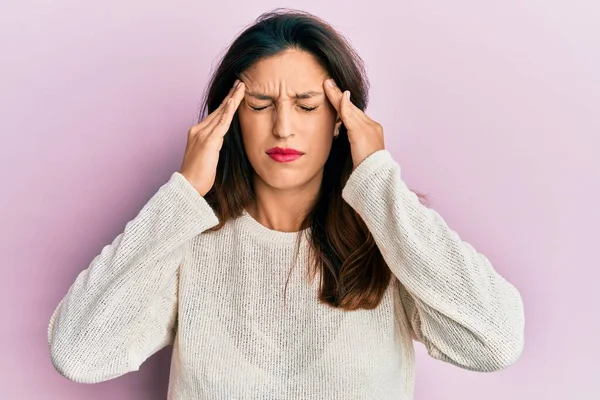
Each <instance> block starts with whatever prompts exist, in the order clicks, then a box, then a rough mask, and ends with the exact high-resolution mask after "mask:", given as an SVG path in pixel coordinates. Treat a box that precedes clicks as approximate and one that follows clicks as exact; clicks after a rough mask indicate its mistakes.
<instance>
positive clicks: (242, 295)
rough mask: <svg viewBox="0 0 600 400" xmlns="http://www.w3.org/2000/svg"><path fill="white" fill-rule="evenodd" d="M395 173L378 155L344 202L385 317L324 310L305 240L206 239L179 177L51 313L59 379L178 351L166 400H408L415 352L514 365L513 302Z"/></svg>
mask: <svg viewBox="0 0 600 400" xmlns="http://www.w3.org/2000/svg"><path fill="white" fill-rule="evenodd" d="M400 171H401V169H400V166H399V165H398V163H397V162H396V161H395V160H394V159H393V157H392V156H391V154H390V153H389V152H388V151H387V150H380V151H377V152H375V153H373V154H372V155H371V156H369V157H368V158H367V159H365V160H364V161H363V162H362V163H361V164H360V165H358V167H357V168H356V169H355V170H354V171H353V172H352V174H351V176H350V178H349V180H348V181H347V183H346V185H345V186H344V189H343V192H342V197H343V198H344V200H345V201H346V202H347V203H348V204H349V205H350V206H351V207H352V208H353V209H354V210H355V211H356V212H357V213H358V214H359V215H360V216H361V218H362V219H363V220H364V222H365V224H366V225H367V227H368V229H369V231H370V232H371V234H372V235H373V238H374V240H375V242H376V244H377V246H378V248H379V249H380V251H381V253H382V255H383V258H384V260H385V261H386V263H387V265H388V266H389V268H390V270H391V272H392V274H393V280H392V283H391V284H390V285H389V287H388V289H387V291H386V292H385V294H384V296H383V299H382V301H381V303H380V305H379V306H378V307H377V308H375V309H373V310H358V311H343V310H339V309H336V308H333V307H331V306H329V305H326V304H323V303H320V302H319V301H318V289H319V284H318V279H314V280H313V281H310V280H309V279H307V273H306V271H307V268H309V264H308V259H307V255H308V248H309V247H308V245H309V242H308V240H307V236H308V235H309V234H310V231H309V229H310V228H309V229H306V230H304V231H300V232H280V231H276V230H272V229H269V228H267V227H265V226H263V225H261V224H260V223H259V222H258V221H256V220H255V219H253V217H251V216H250V215H249V214H248V213H247V212H244V214H243V215H242V216H241V217H239V218H236V219H234V220H231V221H229V222H227V223H226V224H225V225H224V227H223V228H221V229H220V230H218V231H215V232H204V231H205V230H207V229H208V228H210V227H213V226H215V225H216V224H217V223H218V219H217V217H216V215H215V213H214V212H213V210H212V209H211V207H210V206H209V205H208V203H207V202H206V200H205V199H204V198H203V197H202V196H200V195H199V193H198V192H197V191H196V190H195V189H194V187H193V186H192V185H191V184H190V182H189V181H187V180H186V178H185V177H184V176H183V175H181V174H180V173H179V172H174V173H173V174H172V175H171V177H170V179H169V180H168V181H167V182H166V183H164V184H163V185H162V186H161V187H160V189H159V190H158V191H157V192H156V193H155V194H154V195H153V196H152V197H151V198H150V200H149V201H148V202H147V203H146V204H145V205H144V206H143V208H142V209H141V211H140V212H139V213H138V214H137V216H136V217H135V218H134V219H132V220H131V221H129V222H128V223H127V224H126V227H125V229H124V231H123V232H122V233H121V234H119V235H118V236H117V237H116V238H115V239H114V241H113V242H112V243H111V244H109V245H106V246H104V248H103V249H102V251H101V253H100V254H99V255H97V256H96V257H95V258H94V259H93V260H92V262H91V264H90V265H89V267H88V268H87V269H85V270H83V271H82V272H81V273H80V274H79V275H78V276H77V278H76V279H75V282H74V283H73V284H72V286H71V287H70V289H69V290H68V292H67V293H66V295H65V297H64V298H63V299H62V300H61V301H60V303H59V304H58V306H57V307H56V309H55V311H54V313H53V314H52V316H51V318H50V321H49V326H48V343H49V346H50V353H51V360H52V363H53V365H54V367H55V368H56V370H57V371H58V372H59V373H60V374H61V375H63V376H65V377H66V378H68V379H71V380H73V381H76V382H83V383H95V382H101V381H105V380H109V379H113V378H116V377H118V376H121V375H123V374H125V373H127V372H130V371H136V370H138V369H139V367H140V365H141V364H142V363H143V362H144V361H145V360H146V359H147V358H148V357H150V356H151V355H152V354H154V353H155V352H157V351H158V350H160V349H161V348H163V347H165V346H167V345H170V344H172V345H173V355H172V361H171V370H170V378H169V388H168V395H167V397H168V399H172V400H192V399H194V400H198V399H224V400H225V399H227V400H232V399H303V400H308V399H328V400H329V399H340V400H342V399H343V400H350V399H361V400H362V399H377V400H387V399H389V400H392V399H394V400H398V399H403V400H409V399H412V396H413V387H414V352H413V351H414V350H413V342H414V341H419V342H421V343H423V345H424V346H425V347H426V349H427V352H428V354H429V355H430V356H432V357H434V358H436V359H439V360H442V361H444V362H448V363H452V364H454V365H456V366H458V367H461V368H465V369H469V370H475V371H494V370H498V369H501V368H504V367H507V366H509V365H511V364H512V363H514V362H515V361H516V360H517V358H518V357H519V356H520V354H521V352H522V348H523V340H524V339H523V330H524V313H523V305H522V300H521V297H520V294H519V292H518V291H517V290H516V289H515V287H514V286H513V285H512V284H510V283H509V282H508V281H507V280H505V279H504V278H503V277H502V276H501V275H499V274H498V273H497V272H496V271H495V269H494V268H493V267H492V265H491V263H490V261H489V260H488V259H487V258H486V257H485V256H484V255H483V254H481V253H479V252H478V251H476V250H475V249H474V248H473V247H472V246H471V245H470V244H469V243H467V242H465V241H463V240H461V239H460V238H459V236H458V235H457V233H456V232H455V231H453V230H451V229H450V228H449V227H448V226H447V224H446V223H445V221H444V220H443V219H442V217H441V216H440V215H439V214H438V213H437V212H436V211H435V210H433V209H431V208H428V207H426V206H424V205H423V204H421V203H420V201H419V199H418V197H417V195H416V194H415V193H414V192H412V191H411V190H409V189H408V187H407V186H406V184H405V183H404V181H403V180H402V179H401V174H400ZM298 235H301V240H300V246H299V248H296V239H297V237H298ZM292 266H293V268H292ZM290 270H291V272H290ZM290 274H291V275H290ZM288 279H289V280H288ZM286 282H287V289H286V290H285V291H284V288H285V287H286Z"/></svg>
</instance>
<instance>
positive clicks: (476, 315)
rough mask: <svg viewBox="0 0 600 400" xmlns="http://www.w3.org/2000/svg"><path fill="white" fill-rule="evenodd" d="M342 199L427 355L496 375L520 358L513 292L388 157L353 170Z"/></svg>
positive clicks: (518, 308)
mask: <svg viewBox="0 0 600 400" xmlns="http://www.w3.org/2000/svg"><path fill="white" fill-rule="evenodd" d="M343 197H344V199H345V200H346V201H347V202H348V204H349V205H350V206H351V207H353V208H354V210H356V211H357V212H358V214H359V215H360V216H361V218H362V219H363V220H364V221H365V223H366V225H367V227H368V228H369V231H370V232H371V234H372V235H373V238H374V240H375V242H376V243H377V246H378V248H379V250H380V251H381V253H382V255H383V257H384V259H385V261H386V263H387V264H388V266H389V267H390V269H391V271H392V272H393V274H394V275H395V276H396V277H397V279H398V280H399V282H400V285H399V288H400V296H401V299H402V302H403V305H404V307H405V309H406V310H407V312H408V317H409V320H410V322H411V326H412V329H413V331H414V332H413V333H414V338H416V339H418V340H419V341H421V342H422V343H423V344H424V345H425V346H426V348H427V350H428V353H429V355H431V356H432V357H434V358H436V359H439V360H442V361H445V362H449V363H452V364H454V365H457V366H459V367H462V368H465V369H470V370H477V371H494V370H498V369H501V368H504V367H507V366H509V365H511V364H512V363H514V362H515V361H516V360H517V359H518V358H519V356H520V354H521V352H522V349H523V342H524V332H523V331H524V312H523V304H522V300H521V296H520V294H519V292H518V291H517V289H516V288H515V287H514V286H513V285H512V284H510V283H509V282H508V281H507V280H505V279H504V278H503V277H502V276H501V275H499V274H498V273H497V272H496V271H495V270H494V268H493V267H492V265H491V263H490V261H489V260H488V259H487V258H486V257H485V256H484V255H483V254H481V253H479V252H477V250H476V249H474V248H473V246H471V245H470V244H469V243H467V242H465V241H463V240H461V239H460V237H459V236H458V234H457V233H456V232H455V231H453V230H451V229H450V228H449V227H448V226H447V224H446V222H445V221H444V220H443V219H442V217H441V216H440V215H439V214H438V213H437V212H436V211H435V210H433V209H430V208H427V207H426V206H424V205H423V204H421V203H420V202H419V199H418V197H417V195H416V194H415V193H413V192H412V191H411V190H410V189H408V187H407V186H406V184H405V183H404V181H403V180H402V179H401V177H400V166H399V165H398V164H397V163H396V162H395V161H394V160H393V158H392V156H391V154H390V153H389V152H388V151H387V150H379V151H376V152H374V153H373V154H371V155H370V156H369V157H367V158H366V159H365V160H364V161H362V163H360V164H359V165H358V167H357V168H356V169H355V170H354V171H353V172H352V174H351V176H350V178H349V180H348V182H347V184H346V186H345V188H344V191H343Z"/></svg>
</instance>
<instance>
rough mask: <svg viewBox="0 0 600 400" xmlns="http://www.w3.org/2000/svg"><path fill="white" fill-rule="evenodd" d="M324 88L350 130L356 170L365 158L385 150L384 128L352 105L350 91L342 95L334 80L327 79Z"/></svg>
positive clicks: (349, 136) (349, 135) (353, 161)
mask: <svg viewBox="0 0 600 400" xmlns="http://www.w3.org/2000/svg"><path fill="white" fill-rule="evenodd" d="M323 87H324V88H325V94H326V95H327V98H328V99H329V101H330V102H331V104H332V105H333V107H334V108H335V110H336V111H337V112H338V115H339V116H340V118H341V122H343V123H344V126H345V127H346V129H347V130H348V140H349V141H350V151H351V153H352V163H353V165H354V168H356V167H357V166H358V165H359V164H360V163H361V162H362V161H363V160H364V159H365V158H367V157H368V156H370V155H371V154H373V153H374V152H376V151H378V150H383V149H384V148H385V145H384V140H383V127H382V126H381V124H379V123H378V122H376V121H373V120H372V119H371V118H369V117H368V116H367V115H366V114H365V113H364V112H363V111H362V110H361V109H360V108H358V107H356V106H355V105H354V104H352V102H351V101H350V91H348V90H346V91H345V92H343V93H342V91H341V90H340V88H339V87H338V86H337V85H336V84H335V82H334V80H333V79H326V80H325V81H324V82H323Z"/></svg>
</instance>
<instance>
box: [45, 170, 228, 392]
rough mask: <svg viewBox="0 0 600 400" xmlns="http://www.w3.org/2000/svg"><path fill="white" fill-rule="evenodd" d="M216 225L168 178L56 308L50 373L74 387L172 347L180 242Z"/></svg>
mask: <svg viewBox="0 0 600 400" xmlns="http://www.w3.org/2000/svg"><path fill="white" fill-rule="evenodd" d="M217 223H218V219H217V217H216V215H215V214H214V212H213V210H212V209H211V207H210V206H209V204H208V203H207V202H206V201H205V200H204V198H203V197H202V196H200V194H199V193H198V192H197V191H196V190H195V189H194V187H193V186H192V185H191V184H190V183H189V182H188V181H187V179H186V178H185V177H184V176H183V175H181V174H180V173H179V172H174V173H173V174H172V175H171V177H170V179H169V180H168V181H167V182H166V183H165V184H163V185H162V186H161V187H160V188H159V190H158V191H157V192H156V193H155V194H154V195H153V196H152V197H151V198H150V200H149V201H148V202H147V203H146V204H145V205H144V206H143V208H142V209H141V211H140V212H139V213H138V214H137V215H136V217H135V218H134V219H133V220H131V221H129V222H128V223H127V224H126V226H125V229H124V231H123V232H122V233H120V234H119V235H118V236H117V237H116V238H115V239H114V241H113V242H112V243H111V244H109V245H106V246H104V248H103V249H102V251H101V252H100V254H99V255H97V256H96V257H95V258H94V259H93V260H92V262H91V264H90V265H89V266H88V268H87V269H85V270H83V271H82V272H80V273H79V275H78V276H77V278H76V279H75V282H74V283H73V284H72V285H71V287H70V288H69V290H68V292H67V293H66V295H65V297H64V298H63V299H62V300H61V301H60V302H59V303H58V305H57V307H56V308H55V310H54V312H53V313H52V315H51V317H50V320H49V324H48V333H47V340H48V345H49V347H50V356H51V361H52V363H53V365H54V367H55V369H56V370H57V371H58V372H59V373H60V374H61V375H63V376H64V377H66V378H68V379H70V380H73V381H76V382H81V383H96V382H101V381H106V380H109V379H113V378H116V377H118V376H121V375H123V374H125V373H127V372H130V371H136V370H138V369H139V366H140V365H141V364H142V363H143V362H144V361H145V360H146V359H147V358H148V357H150V356H151V355H152V354H154V353H156V352H157V351H158V350H160V349H161V348H163V347H165V346H167V345H169V344H172V342H173V339H174V335H175V329H176V327H175V324H176V320H177V290H178V274H179V267H180V264H181V262H182V260H183V256H184V253H185V250H186V243H188V242H189V241H190V240H191V239H192V238H193V237H194V236H196V235H198V234H200V233H201V232H203V231H204V230H206V229H208V228H210V227H212V226H214V225H216V224H217Z"/></svg>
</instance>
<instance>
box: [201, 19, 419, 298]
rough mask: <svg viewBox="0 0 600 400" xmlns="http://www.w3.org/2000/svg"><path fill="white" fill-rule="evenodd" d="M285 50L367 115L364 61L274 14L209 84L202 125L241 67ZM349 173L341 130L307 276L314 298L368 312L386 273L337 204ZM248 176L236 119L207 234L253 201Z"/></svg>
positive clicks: (325, 34)
mask: <svg viewBox="0 0 600 400" xmlns="http://www.w3.org/2000/svg"><path fill="white" fill-rule="evenodd" d="M290 48H294V49H299V50H303V51H307V52H310V53H311V54H313V55H314V56H315V57H316V58H317V60H319V62H320V63H321V65H322V66H323V68H325V70H326V71H327V72H328V73H329V74H330V76H331V77H332V78H334V79H335V81H336V82H337V84H338V85H339V87H340V89H341V90H342V91H343V90H350V92H351V93H352V101H353V103H354V104H355V105H356V106H357V107H358V108H360V109H361V110H365V109H366V106H367V101H368V90H369V83H368V80H367V78H366V74H365V68H364V64H363V61H362V59H361V58H360V57H359V56H358V54H356V52H355V51H354V50H353V49H352V47H351V46H350V44H349V43H348V42H347V41H346V40H345V39H344V37H343V36H342V35H340V34H339V33H338V32H336V31H335V29H334V28H333V27H331V26H330V25H329V24H328V23H326V22H325V21H323V20H322V19H320V18H318V17H316V16H314V15H312V14H309V13H307V12H303V11H298V10H289V9H281V8H280V9H275V10H273V11H271V12H268V13H265V14H262V15H261V16H260V17H258V19H257V20H256V22H255V23H254V24H253V25H251V26H250V27H248V28H247V29H245V30H244V31H243V32H242V33H241V34H240V35H239V36H238V37H237V38H236V39H235V40H234V41H233V43H232V44H231V45H230V47H229V49H228V50H227V52H226V53H225V55H224V56H223V58H222V60H221V62H220V64H219V66H218V67H217V69H216V71H215V72H214V74H213V76H212V78H211V81H210V83H209V86H208V90H207V92H206V94H205V98H204V104H203V108H202V110H203V111H204V112H203V113H202V114H201V115H200V119H203V118H204V117H205V116H206V114H208V113H211V112H212V111H214V110H215V109H216V108H217V107H218V106H219V104H220V103H221V101H222V100H223V98H224V97H225V96H226V95H227V93H228V91H229V88H230V87H231V86H232V84H233V82H234V81H235V79H236V78H238V77H239V76H240V74H241V73H243V72H244V71H245V70H246V69H248V68H249V67H250V66H252V65H253V64H254V63H256V62H257V61H259V60H261V59H263V58H266V57H270V56H274V55H276V54H278V53H280V52H282V51H285V50H288V49H290ZM351 172H352V156H351V153H350V142H349V141H348V132H347V130H346V127H345V126H344V125H342V126H341V127H340V132H339V136H338V138H337V139H335V140H334V141H333V144H332V148H331V152H330V154H329V158H328V159H327V161H326V163H325V166H324V172H323V181H322V184H321V189H320V193H319V195H318V198H317V199H316V203H315V205H314V207H313V208H312V210H311V211H310V212H309V213H308V215H307V216H306V218H305V220H304V224H303V227H310V229H309V232H310V238H309V243H310V258H311V260H310V263H311V266H312V271H313V274H318V275H319V277H320V294H319V298H320V300H321V301H322V302H324V303H326V304H330V305H331V306H333V307H338V308H342V309H345V310H356V309H361V308H362V309H373V308H375V307H376V306H377V305H378V304H379V303H380V302H381V299H382V297H383V294H384V292H385V290H386V289H387V287H388V285H389V283H390V280H391V277H392V274H391V271H390V269H389V268H388V266H387V264H386V263H385V261H384V259H383V257H382V255H381V252H380V251H379V249H378V248H377V246H376V244H375V241H374V239H373V236H372V235H371V233H370V232H369V230H368V229H367V226H366V225H365V223H364V221H363V220H362V219H361V218H360V216H359V215H358V214H357V213H356V212H355V211H354V210H353V209H352V208H351V207H350V206H349V205H348V204H347V203H346V202H345V201H344V200H343V199H342V189H343V187H344V185H345V183H346V181H347V180H348V177H349V176H350V173H351ZM254 173H255V172H254V169H253V168H252V166H251V165H250V162H249V161H248V158H247V156H246V153H245V150H244V145H243V141H242V135H241V128H240V123H239V119H238V117H237V113H236V115H235V116H234V118H233V121H232V123H231V127H230V128H229V131H228V132H227V134H226V135H225V138H224V142H223V146H222V148H221V151H220V154H219V163H218V166H217V175H216V179H215V183H214V186H213V188H212V189H211V190H210V191H209V192H208V193H207V194H206V196H205V198H206V200H207V201H208V203H209V204H210V205H211V206H212V208H213V209H214V210H215V213H216V214H217V216H218V218H219V221H220V223H219V225H217V226H216V227H214V228H213V229H211V231H214V230H218V229H220V228H221V227H222V226H223V225H224V224H225V223H226V222H227V221H228V220H231V219H234V218H237V217H239V216H240V215H242V213H243V211H244V209H245V207H247V206H248V205H249V204H251V203H252V202H253V201H254V188H253V175H254ZM417 195H418V196H419V198H420V199H422V200H423V199H425V196H424V195H422V194H420V193H417Z"/></svg>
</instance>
